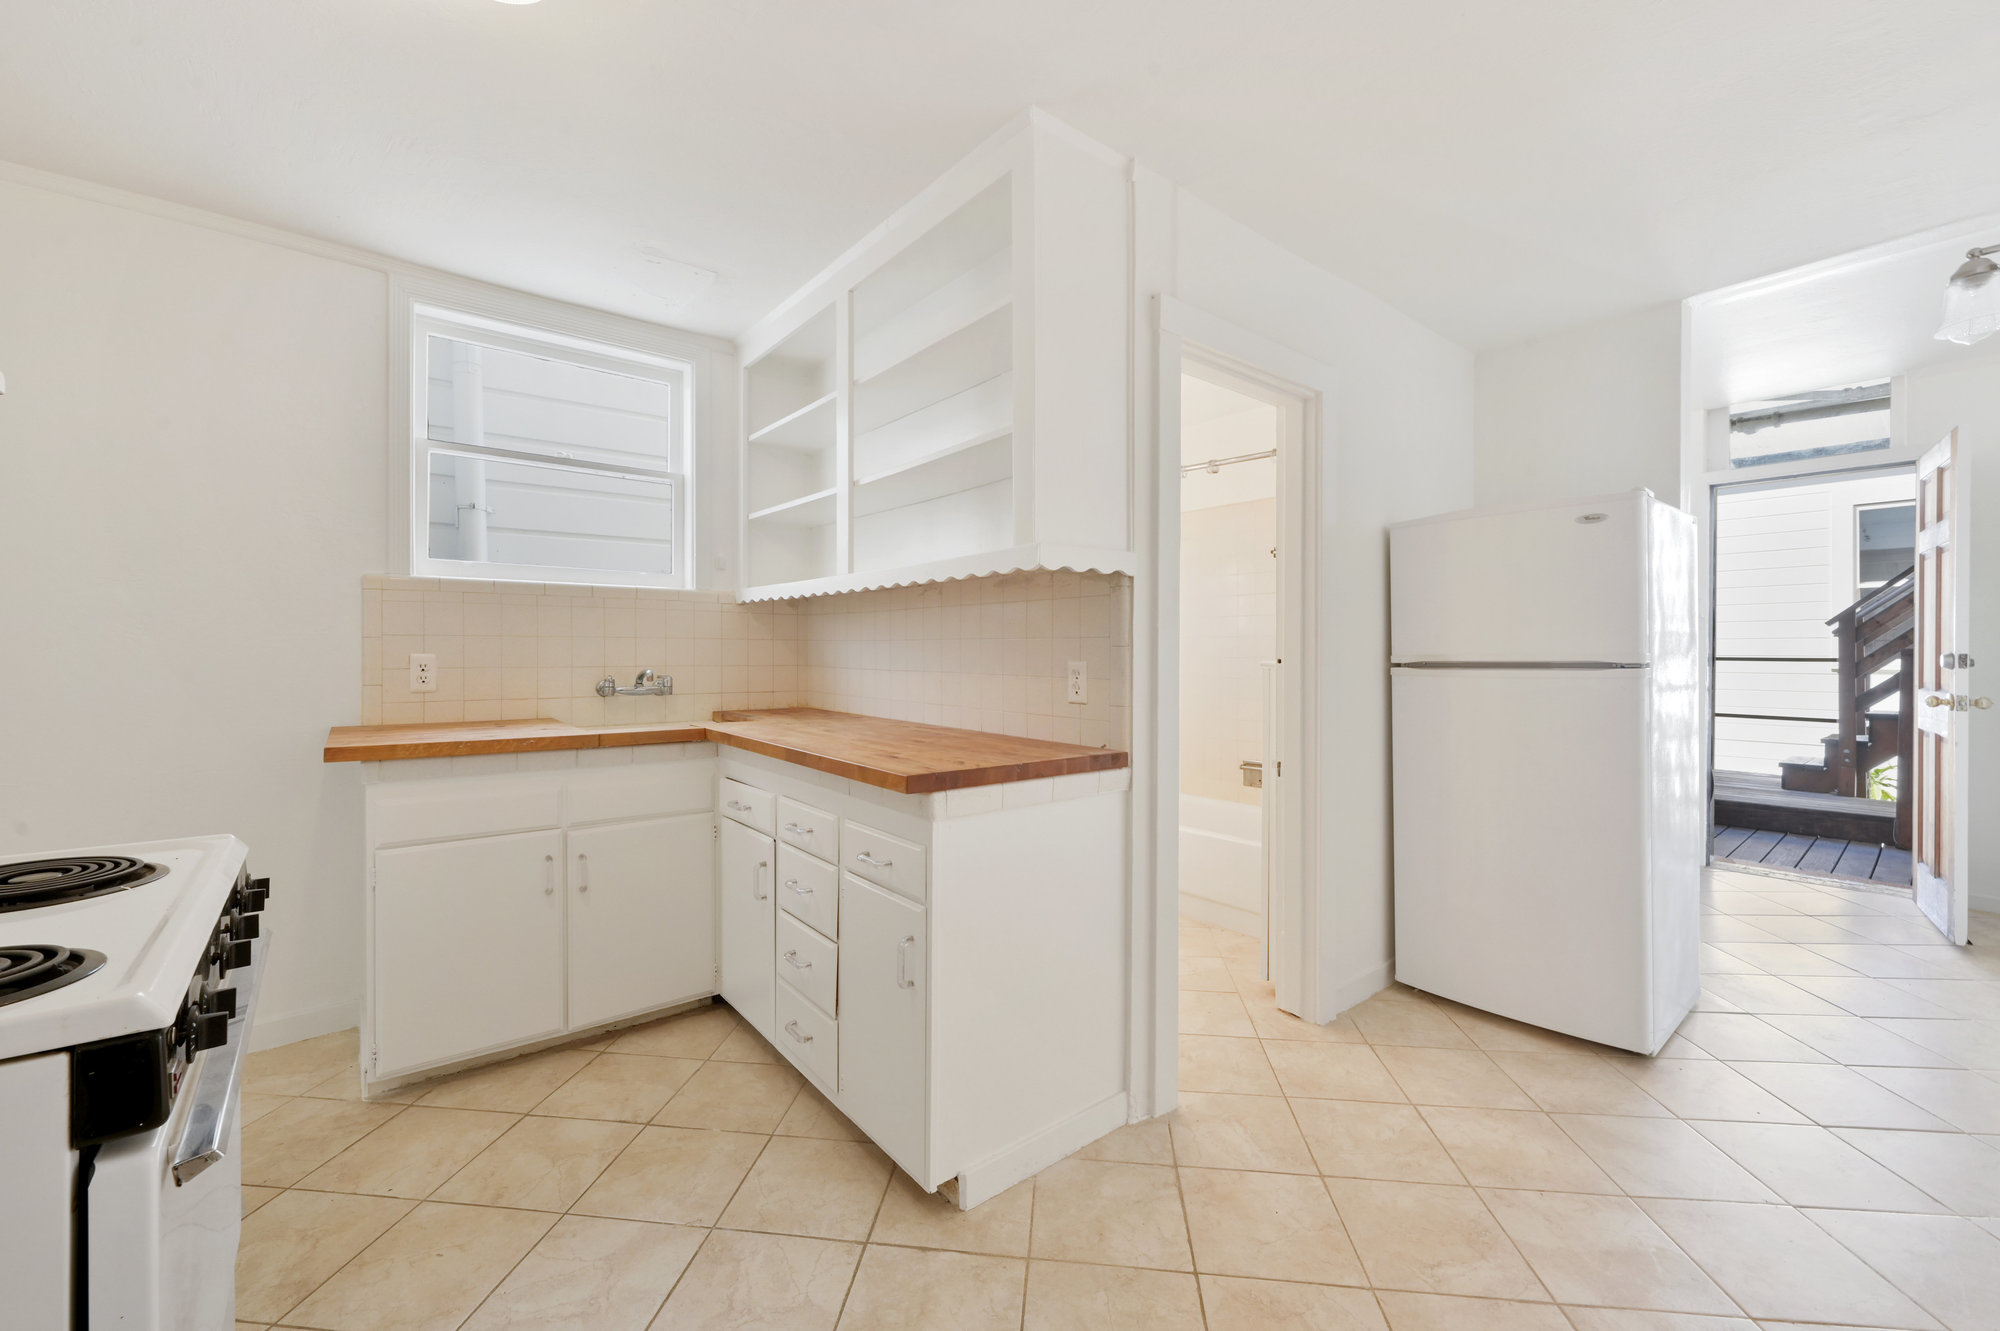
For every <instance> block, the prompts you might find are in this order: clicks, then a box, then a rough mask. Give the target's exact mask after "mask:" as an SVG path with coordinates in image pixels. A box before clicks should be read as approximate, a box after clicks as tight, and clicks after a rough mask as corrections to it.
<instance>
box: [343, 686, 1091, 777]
mask: <svg viewBox="0 0 2000 1331" xmlns="http://www.w3.org/2000/svg"><path fill="white" fill-rule="evenodd" d="M704 741H712V742H714V743H717V744H726V745H728V746H730V747H731V748H737V749H744V750H746V751H748V752H751V753H761V754H763V755H764V756H766V757H769V758H779V759H782V760H784V761H785V762H790V763H797V764H798V765H799V766H801V767H810V768H813V769H815V770H817V771H821V772H826V773H829V774H831V775H833V776H841V777H846V778H848V779H850V780H853V781H860V782H863V783H864V784H867V785H871V786H879V787H881V788H882V789H884V790H895V791H901V792H904V793H906V794H911V795H924V794H930V793H932V792H935V791H940V790H959V789H963V788H965V787H967V786H990V785H997V784H999V783H1001V782H1005V781H1031V780H1034V779H1035V778H1037V777H1045V776H1069V775H1072V774H1074V773H1078V772H1104V771H1112V770H1116V769H1117V768H1120V767H1124V766H1125V765H1126V764H1127V763H1128V762H1129V761H1130V755H1128V754H1126V753H1124V752H1122V751H1120V750H1116V749H1091V748H1085V747H1084V746H1083V745H1081V744H1059V743H1056V742H1055V741H1053V740H1041V739H1022V738H1019V737H1016V736H1013V735H993V734H988V733H987V732H985V731H983V730H954V729H951V728H949V727H947V726H927V725H921V724H919V723H917V722H915V721H891V720H886V719H884V718H882V717H877V716H859V715H856V714H854V713H852V712H828V711H822V710H820V709H819V708H816V707H788V708H780V709H777V710H774V711H747V712H717V713H716V714H715V719H714V720H713V721H709V722H706V723H703V722H698V721H682V722H668V723H662V724H660V725H650V726H646V725H642V726H573V725H569V724H567V723H565V722H561V721H546V720H540V721H466V722H440V723H437V724H434V725H408V726H335V727H333V729H331V730H329V731H328V732H327V737H326V749H325V753H324V757H325V760H326V761H327V762H330V763H346V762H387V761H392V760H395V759H402V758H462V757H468V756H471V755H473V754H481V753H536V752H542V751H545V750H549V749H596V748H613V747H617V746H621V745H632V744H698V743H702V742H704Z"/></svg>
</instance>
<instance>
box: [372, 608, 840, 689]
mask: <svg viewBox="0 0 2000 1331" xmlns="http://www.w3.org/2000/svg"><path fill="white" fill-rule="evenodd" d="M802 619H803V617H802V616H801V615H800V614H799V613H798V611H797V609H796V608H795V607H794V606H793V605H792V604H791V603H789V602H776V603H767V604H761V605H738V604H736V602H735V600H734V599H733V598H731V597H730V595H729V594H728V593H727V592H672V591H657V590H654V589H651V588H631V587H583V586H556V585H551V586H543V585H541V584H539V583H520V582H466V581H460V580H457V579H449V578H446V579H440V578H393V577H367V578H364V579H362V590H361V634H362V642H361V723H362V724H363V725H394V724H398V723H404V722H416V721H499V720H518V719H526V718H530V717H537V716H546V717H550V718H553V719H554V720H558V721H569V722H572V723H575V724H578V725H603V724H607V723H608V724H616V723H619V722H629V721H705V720H707V719H708V716H709V714H710V713H711V712H713V711H715V710H716V709H718V708H724V707H789V706H793V705H796V704H798V703H800V702H802V701H803V699H802V698H801V696H800V693H799V679H800V672H799V663H800V657H801V645H800V641H799V628H800V624H801V621H802ZM412 652H431V653H435V654H436V656H437V658H438V680H437V684H438V687H437V691H436V692H435V693H411V692H410V691H409V663H410V654H411V653H412ZM646 666H650V667H652V668H653V669H654V670H657V671H659V672H660V673H661V674H663V675H671V676H672V677H673V681H674V691H673V694H672V695H671V696H668V697H654V698H619V697H613V698H600V697H598V696H597V692H596V689H597V682H598V681H599V680H600V679H603V678H604V677H605V676H606V675H611V676H613V677H614V678H616V679H617V681H618V682H619V683H620V684H626V685H629V684H630V683H631V682H632V677H633V676H634V675H636V674H638V673H639V670H640V669H641V668H642V667H646Z"/></svg>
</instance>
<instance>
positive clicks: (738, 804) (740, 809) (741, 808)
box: [729, 800, 750, 813]
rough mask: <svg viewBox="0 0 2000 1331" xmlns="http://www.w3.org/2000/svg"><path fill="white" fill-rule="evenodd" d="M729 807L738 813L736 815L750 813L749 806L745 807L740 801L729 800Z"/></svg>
mask: <svg viewBox="0 0 2000 1331" xmlns="http://www.w3.org/2000/svg"><path fill="white" fill-rule="evenodd" d="M729 807H730V808H732V809H734V810H736V812H738V813H748V812H750V806H749V805H747V804H745V803H744V802H743V801H742V800H731V801H729Z"/></svg>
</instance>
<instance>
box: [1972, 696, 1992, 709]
mask: <svg viewBox="0 0 2000 1331" xmlns="http://www.w3.org/2000/svg"><path fill="white" fill-rule="evenodd" d="M1972 705H1973V706H1974V707H1977V708H1978V709H1979V710H1980V711H1982V712H1983V711H1985V710H1986V709H1987V708H1989V707H1991V706H1992V705H1993V700H1992V699H1991V698H1974V699H1973V700H1972Z"/></svg>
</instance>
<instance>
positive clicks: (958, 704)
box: [361, 572, 1132, 748]
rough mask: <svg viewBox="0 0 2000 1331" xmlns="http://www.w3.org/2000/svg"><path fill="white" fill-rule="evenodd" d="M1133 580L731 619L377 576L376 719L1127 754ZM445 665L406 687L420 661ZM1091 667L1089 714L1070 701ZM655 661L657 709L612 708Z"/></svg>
mask: <svg viewBox="0 0 2000 1331" xmlns="http://www.w3.org/2000/svg"><path fill="white" fill-rule="evenodd" d="M1131 589H1132V581H1131V579H1130V578H1127V577H1123V576H1106V575H1102V574H1094V573H1083V574H1079V573H1067V572H1028V573H1010V574H1005V575H1001V576H996V577H990V578H975V579H967V580H964V581H960V582H947V583H933V584H929V585H926V586H921V587H898V588H893V589H889V590H885V591H871V592H853V593H848V594H846V595H840V596H826V597H816V598H813V599H809V600H804V601H778V602H763V603H759V604H755V605H738V604H737V603H736V601H735V600H734V599H733V597H731V595H730V594H729V593H727V592H674V591H656V590H652V589H634V588H627V587H583V586H559V585H548V586H543V585H541V584H535V583H513V582H467V581H459V580H456V579H438V578H399V577H377V576H371V577H368V578H364V579H363V584H362V592H361V596H362V630H361V631H362V658H361V659H362V667H361V668H362V679H361V684H362V691H361V692H362V707H361V711H362V715H361V723H362V724H363V725H378V724H397V723H409V722H419V721H494V720H515V719H526V718H530V717H537V716H546V717H551V718H553V719H555V720H559V721H569V722H573V723H576V724H580V725H597V724H605V723H614V724H615V723H618V722H637V721H698V720H705V719H707V717H708V716H709V714H710V713H711V712H714V711H716V710H717V709H720V708H735V707H743V708H749V707H789V706H814V707H828V708H833V709H836V710H839V711H848V712H862V713H866V714H868V715H871V716H890V717H897V718H901V719H904V720H912V721H927V722H930V723H932V724H935V725H947V726H961V727H964V728H966V729H968V730H987V731H994V732H998V733H1003V734H1011V735H1026V736H1030V737H1033V738H1038V739H1057V740H1068V741H1070V742H1072V743H1081V744H1092V745H1103V746H1108V747H1113V748H1124V747H1127V746H1128V745H1129V743H1130V737H1131V721H1130V717H1131V709H1130V682H1129V681H1130V677H1131V670H1130V661H1131V623H1132V595H1131ZM412 652H430V653H434V654H435V655H436V656H437V658H438V688H437V691H436V692H435V693H411V692H410V691H409V688H408V684H409V658H410V654H411V653H412ZM1071 661H1083V662H1085V663H1086V665H1087V667H1088V669H1089V690H1088V697H1087V700H1086V701H1085V702H1083V703H1070V702H1067V701H1065V700H1064V695H1065V687H1064V684H1065V679H1066V676H1067V670H1068V663H1069V662H1071ZM645 666H651V667H652V668H653V669H655V670H658V671H659V672H661V673H662V674H666V675H671V676H673V680H674V692H673V694H672V696H670V697H659V698H618V697H614V698H599V697H598V696H597V693H596V687H597V682H598V681H599V680H600V679H602V678H604V676H605V675H607V674H608V675H612V676H614V677H615V678H616V679H617V680H618V682H619V683H620V684H629V683H631V680H632V676H633V675H635V674H637V673H638V671H639V670H640V669H641V668H642V667H645Z"/></svg>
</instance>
